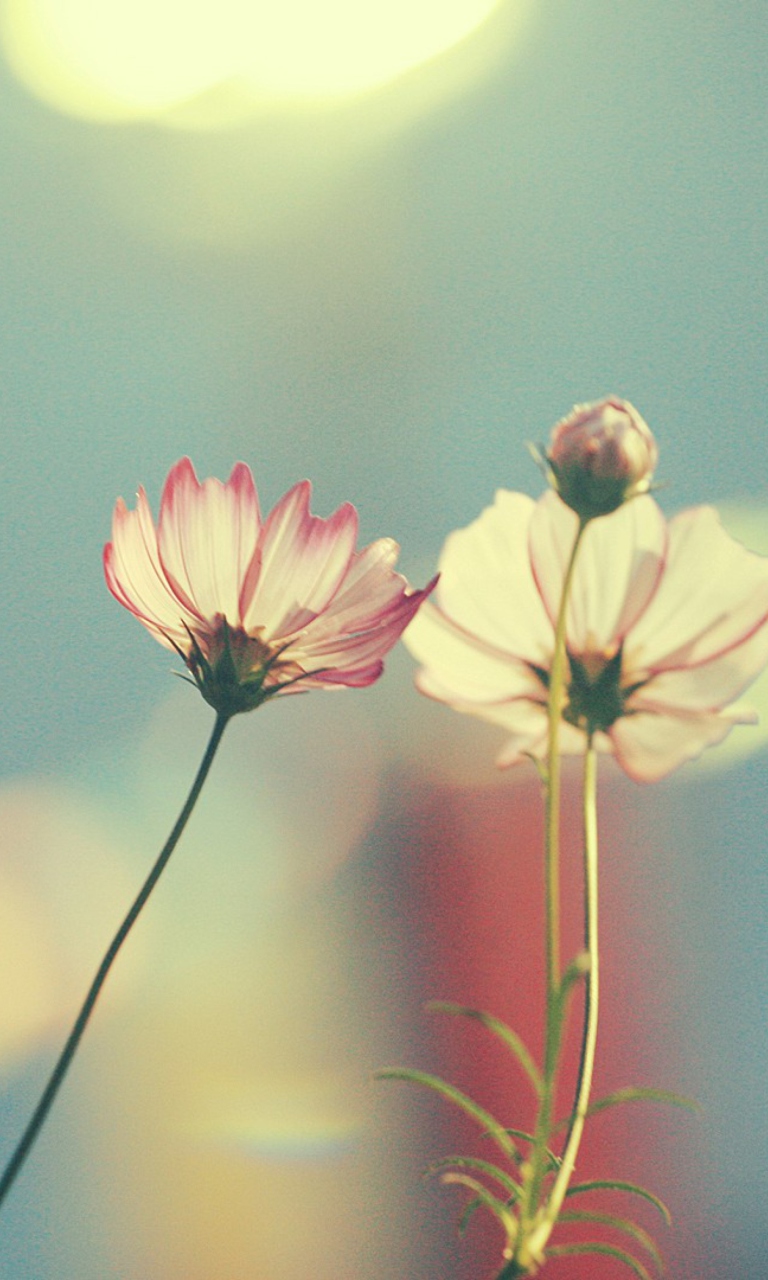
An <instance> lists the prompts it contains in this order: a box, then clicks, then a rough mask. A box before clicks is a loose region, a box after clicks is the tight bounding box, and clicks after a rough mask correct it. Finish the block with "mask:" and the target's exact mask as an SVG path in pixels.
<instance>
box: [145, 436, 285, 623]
mask: <svg viewBox="0 0 768 1280" xmlns="http://www.w3.org/2000/svg"><path fill="white" fill-rule="evenodd" d="M259 527H260V517H259V504H258V498H257V495H256V488H255V485H254V483H253V477H252V475H251V473H250V471H249V469H248V467H246V465H245V463H243V462H239V463H237V465H236V466H235V467H234V468H233V471H232V474H231V476H230V477H229V480H228V481H227V483H226V484H222V482H221V481H220V480H215V479H210V480H206V481H205V482H204V483H203V484H200V482H199V480H198V479H197V476H196V475H195V470H194V467H193V466H192V463H191V462H190V460H189V458H182V459H181V461H180V462H177V463H176V465H175V466H174V467H173V468H172V469H171V471H170V472H169V474H168V479H167V480H166V482H165V487H164V489H163V496H162V499H161V502H160V519H159V521H158V539H157V540H158V547H159V551H160V560H161V562H162V565H163V569H164V571H165V573H166V576H167V577H168V580H169V582H170V583H171V584H172V586H173V588H174V590H175V591H176V593H177V594H178V595H179V597H180V598H181V599H182V600H184V601H185V602H186V604H187V607H188V609H189V610H190V611H191V612H196V613H197V614H198V615H199V616H200V617H201V618H203V619H206V620H208V621H211V620H212V619H213V618H214V617H215V615H216V614H217V613H220V614H223V615H224V617H225V618H226V619H227V621H228V622H230V623H232V624H233V625H239V623H240V607H239V606H240V591H241V587H242V584H243V580H244V579H245V576H246V574H247V572H248V568H249V565H250V564H251V561H252V559H253V555H254V552H255V550H256V543H257V539H258V534H259Z"/></svg>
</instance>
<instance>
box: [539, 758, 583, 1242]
mask: <svg viewBox="0 0 768 1280" xmlns="http://www.w3.org/2000/svg"><path fill="white" fill-rule="evenodd" d="M597 915H598V892H597V753H596V751H595V748H594V745H593V743H592V737H591V735H590V737H589V740H588V742H587V750H586V753H585V756H584V947H585V950H586V952H587V956H588V957H589V965H588V968H587V970H586V975H585V983H586V986H585V992H584V1031H583V1038H582V1044H581V1057H580V1060H579V1071H578V1078H577V1082H576V1099H575V1104H574V1109H573V1115H572V1118H571V1124H570V1129H569V1131H568V1137H567V1139H566V1142H565V1147H564V1149H563V1155H562V1159H561V1162H560V1167H559V1169H558V1171H557V1175H556V1177H555V1180H554V1182H553V1184H552V1188H551V1190H550V1193H549V1198H548V1200H547V1205H546V1210H545V1212H544V1215H543V1218H542V1222H541V1224H540V1226H539V1227H538V1229H537V1230H536V1232H535V1233H533V1235H532V1237H531V1240H530V1245H531V1247H532V1250H535V1251H537V1252H541V1251H543V1248H544V1245H545V1244H546V1241H547V1239H548V1238H549V1235H550V1233H551V1231H552V1228H553V1227H554V1225H555V1223H556V1222H557V1215H558V1214H559V1212H560V1207H561V1205H562V1203H563V1199H564V1198H565V1193H566V1191H567V1190H568V1183H569V1181H570V1179H571V1174H572V1173H573V1170H574V1167H575V1164H576V1156H577V1154H578V1150H579V1143H580V1142H581V1135H582V1132H583V1129H584V1121H585V1120H586V1116H587V1108H588V1106H589V1093H590V1089H591V1088H592V1075H593V1071H594V1066H595V1046H596V1044H597V1016H598V1006H599V993H600V960H599V948H598V935H597Z"/></svg>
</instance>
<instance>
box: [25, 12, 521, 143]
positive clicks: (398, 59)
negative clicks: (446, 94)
mask: <svg viewBox="0 0 768 1280" xmlns="http://www.w3.org/2000/svg"><path fill="white" fill-rule="evenodd" d="M500 2H501V0H367V3H365V4H361V3H360V0H281V3H280V4H275V3H274V0H272V2H270V0H216V2H215V3H214V0H193V3H191V4H190V3H189V2H188V0H186V2H185V0H99V3H98V4H94V3H93V0H5V4H4V7H3V23H2V40H3V45H4V49H5V54H6V57H7V59H8V62H9V63H10V65H11V67H12V69H13V70H14V72H15V73H16V75H17V76H18V77H19V79H20V80H21V81H22V82H23V83H24V84H25V85H26V86H27V87H28V88H30V89H31V90H32V91H33V92H34V93H35V94H37V96H38V97H40V98H42V99H43V100H44V101H46V102H48V103H49V104H50V105H52V106H54V107H56V108H58V109H59V110H61V111H64V112H67V113H69V114H72V115H76V116H81V117H85V118H88V119H98V120H120V119H134V118H138V119H141V118H155V117H158V116H162V115H163V113H165V112H168V111H172V110H173V109H174V108H176V107H179V106H181V105H183V104H184V103H187V102H190V101H191V100H194V99H196V98H198V97H199V96H200V95H202V94H205V93H206V92H210V91H211V90H214V89H217V88H220V87H221V86H227V87H228V88H229V89H230V90H232V88H233V87H234V88H235V89H236V91H237V93H238V94H239V95H241V96H242V97H245V98H248V99H249V100H250V103H251V107H252V109H257V107H258V105H259V104H265V103H266V104H274V103H275V102H277V103H281V102H282V103H291V102H297V101H298V102H313V101H315V102H316V101H327V100H331V101H333V100H339V99H343V98H345V97H350V96H354V95H356V94H360V93H363V92H365V91H367V90H370V89H375V88H377V87H379V86H381V85H384V84H387V83H388V82H389V81H392V80H394V79H396V78H397V77H398V76H400V75H402V74H403V73H405V72H407V71H410V70H412V69H413V68H414V67H417V66H419V65H420V64H422V63H424V62H427V61H429V60H430V59H432V58H434V57H436V56H437V55H439V54H441V53H443V52H444V51H445V50H447V49H450V48H451V47H452V46H453V45H455V44H457V43H458V42H460V41H461V40H462V39H464V38H465V37H466V36H468V35H469V34H470V33H471V32H472V31H474V30H475V29H476V28H477V27H478V26H480V25H481V24H482V23H483V22H484V21H485V19H486V18H488V17H489V16H490V14H491V13H492V12H493V11H494V10H495V9H497V8H498V7H499V5H500Z"/></svg>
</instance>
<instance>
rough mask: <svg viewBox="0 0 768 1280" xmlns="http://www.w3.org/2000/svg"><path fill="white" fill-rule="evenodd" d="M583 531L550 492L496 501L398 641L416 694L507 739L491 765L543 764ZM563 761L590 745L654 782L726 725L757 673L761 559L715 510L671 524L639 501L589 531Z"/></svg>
mask: <svg viewBox="0 0 768 1280" xmlns="http://www.w3.org/2000/svg"><path fill="white" fill-rule="evenodd" d="M577 526H578V517H577V516H576V514H575V513H574V512H573V511H572V510H570V508H569V507H567V506H566V505H565V504H564V503H563V502H562V501H561V499H560V498H559V497H558V496H557V494H555V493H554V492H552V491H550V492H548V493H546V494H544V496H543V497H542V498H541V499H540V500H539V501H538V502H534V501H533V500H532V499H531V498H528V497H526V496H524V495H523V494H519V493H509V492H506V491H504V490H501V491H499V493H498V494H497V495H496V501H495V503H494V505H493V506H492V507H489V508H487V509H486V510H485V511H484V512H483V513H482V515H481V516H480V517H479V518H478V519H477V520H476V521H475V522H474V523H473V524H471V525H469V526H468V527H467V528H466V529H460V530H458V531H457V532H455V533H452V534H451V535H450V537H449V538H448V540H447V541H446V544H445V547H444V549H443V553H442V556H441V559H440V584H439V587H438V591H437V593H436V597H435V603H432V602H431V601H428V602H427V604H426V605H425V606H424V608H423V609H422V610H421V612H420V613H419V616H418V617H417V618H416V619H414V621H413V623H412V624H411V625H410V627H409V628H408V631H407V633H406V635H405V637H404V640H405V643H406V645H407V647H408V648H409V649H410V651H411V653H412V654H413V655H414V657H416V659H417V660H418V661H419V662H420V663H421V664H422V666H421V670H420V671H419V673H418V675H417V685H418V687H419V689H421V691H422V692H423V693H425V694H427V695H429V696H430V697H432V698H436V699H438V700H439V701H441V702H445V703H448V704H449V705H450V706H452V707H454V708H455V709H456V710H458V711H465V712H468V713H470V714H472V715H475V716H479V717H481V718H482V719H485V720H490V721H493V722H494V723H497V724H499V725H502V726H503V727H504V728H505V729H506V730H507V731H508V732H509V734H510V735H511V736H510V738H509V741H508V742H507V744H506V746H505V747H504V749H503V750H502V752H501V755H500V757H499V761H498V763H499V764H500V765H502V766H504V765H510V764H514V763H516V762H517V761H519V760H520V759H521V758H522V757H523V756H524V755H533V756H534V757H538V758H543V757H544V756H545V754H546V750H547V714H546V703H547V695H548V679H549V671H550V668H551V664H552V657H553V649H554V623H555V619H556V615H557V610H558V606H559V601H560V595H561V591H562V583H563V577H564V573H565V567H566V564H567V561H568V558H569V555H570V552H571V548H572V546H573V542H574V538H575V535H576V529H577ZM566 645H567V652H568V660H569V670H568V673H567V676H568V686H567V700H566V703H565V705H564V707H563V712H562V716H563V720H562V723H561V733H560V746H561V750H563V751H566V752H582V751H583V750H584V748H585V745H586V742H587V737H588V734H591V735H592V736H593V741H594V744H595V746H596V747H597V748H598V749H599V750H603V751H607V752H612V753H613V754H614V755H615V757H616V759H617V760H618V763H619V764H620V765H621V767H622V768H623V769H624V770H625V771H626V772H627V773H628V774H629V775H630V776H631V777H632V778H635V779H636V780H637V781H644V782H651V781H655V780H656V779H658V778H661V777H663V776H664V775H665V774H667V773H669V772H671V770H673V769H675V768H677V766H678V765H680V764H682V763H683V762H684V761H685V760H688V759H691V758H693V757H695V756H697V755H699V753H700V752H701V751H702V750H703V749H704V748H705V747H708V746H712V745H713V744H714V743H717V742H720V741H721V740H722V739H723V738H724V737H725V736H726V734H727V733H728V732H729V731H730V729H731V728H732V726H733V725H734V724H747V723H754V721H755V719H756V717H755V716H754V714H753V713H752V712H751V711H750V710H749V709H747V708H745V707H743V706H740V705H738V704H737V705H733V703H734V700H735V699H736V698H738V697H739V696H740V694H741V693H742V691H743V690H744V689H745V688H746V686H747V685H749V684H750V683H751V681H752V680H754V678H755V677H756V676H757V675H758V674H759V672H760V670H761V669H762V667H763V666H764V665H765V664H766V662H767V661H768V560H766V559H764V558H762V557H760V556H757V555H753V554H752V553H751V552H749V551H747V550H745V548H744V547H743V546H741V544H739V543H737V542H735V541H734V540H733V539H732V538H730V537H729V536H728V535H727V534H726V533H725V531H724V530H723V528H722V526H721V525H720V521H719V519H718V516H717V513H716V512H715V511H714V510H713V509H712V508H710V507H697V508H695V509H693V510H689V511H684V512H682V513H681V514H680V515H677V516H675V517H674V518H673V519H672V520H671V521H669V522H667V521H666V520H665V518H664V516H663V515H662V513H661V511H660V510H659V507H658V506H657V504H656V502H655V501H654V500H653V498H651V497H649V496H641V497H637V498H634V499H633V500H632V501H631V502H627V503H626V504H625V505H624V506H622V507H620V508H618V509H617V510H616V511H614V512H612V513H611V514H610V515H607V516H602V517H599V518H597V519H594V520H592V521H591V522H590V523H589V524H588V525H587V527H586V529H585V532H584V534H583V537H582V543H581V547H580V551H579V555H578V559H577V562H576V569H575V574H574V579H573V584H572V589H571V593H570V598H569V607H568V610H567V624H566Z"/></svg>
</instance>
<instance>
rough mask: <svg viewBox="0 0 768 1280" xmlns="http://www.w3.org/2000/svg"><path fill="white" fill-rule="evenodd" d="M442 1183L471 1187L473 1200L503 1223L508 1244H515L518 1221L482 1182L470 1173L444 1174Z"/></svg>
mask: <svg viewBox="0 0 768 1280" xmlns="http://www.w3.org/2000/svg"><path fill="white" fill-rule="evenodd" d="M440 1181H441V1182H444V1183H446V1184H448V1183H455V1184H456V1185H457V1186H462V1187H469V1190H470V1191H474V1193H475V1194H474V1197H473V1200H479V1201H480V1202H481V1204H483V1205H484V1206H485V1208H486V1209H489V1210H490V1212H491V1213H492V1214H493V1216H494V1217H495V1218H496V1219H497V1220H498V1221H499V1222H500V1223H501V1225H502V1227H503V1228H504V1234H505V1235H506V1237H507V1243H508V1244H512V1243H513V1242H514V1240H515V1237H516V1236H517V1219H516V1218H515V1216H514V1214H512V1213H510V1211H509V1209H508V1208H507V1206H506V1205H505V1203H504V1201H503V1200H499V1198H498V1197H497V1196H495V1195H494V1194H493V1192H492V1191H489V1190H488V1188H487V1187H485V1186H483V1184H482V1182H478V1180H477V1178H471V1177H470V1176H469V1174H468V1173H444V1174H443V1176H442V1178H441V1179H440Z"/></svg>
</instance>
